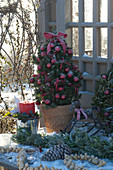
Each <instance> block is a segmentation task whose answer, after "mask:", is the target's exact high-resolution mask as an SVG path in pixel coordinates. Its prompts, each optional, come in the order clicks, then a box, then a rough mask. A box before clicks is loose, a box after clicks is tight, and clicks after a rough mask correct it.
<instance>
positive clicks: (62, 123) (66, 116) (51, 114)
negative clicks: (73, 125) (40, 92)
mask: <svg viewBox="0 0 113 170" xmlns="http://www.w3.org/2000/svg"><path fill="white" fill-rule="evenodd" d="M69 108H70V105H64V106H57V107H56V108H50V109H46V108H45V106H44V105H41V107H40V109H41V113H42V116H43V118H44V121H45V126H46V130H47V132H48V133H51V132H57V133H59V132H60V129H62V130H64V128H65V127H66V126H67V124H68V123H69V122H70V121H71V119H72V118H73V114H72V113H71V112H69Z"/></svg>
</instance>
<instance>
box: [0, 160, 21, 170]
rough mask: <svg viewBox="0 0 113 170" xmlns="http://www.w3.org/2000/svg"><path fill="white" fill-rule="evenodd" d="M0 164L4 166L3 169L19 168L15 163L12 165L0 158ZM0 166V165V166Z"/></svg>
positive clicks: (16, 169)
mask: <svg viewBox="0 0 113 170" xmlns="http://www.w3.org/2000/svg"><path fill="white" fill-rule="evenodd" d="M0 166H2V167H4V168H5V170H7V169H10V170H19V168H18V167H17V166H15V165H12V164H10V163H8V162H4V161H2V160H1V159H0ZM0 168H1V167H0Z"/></svg>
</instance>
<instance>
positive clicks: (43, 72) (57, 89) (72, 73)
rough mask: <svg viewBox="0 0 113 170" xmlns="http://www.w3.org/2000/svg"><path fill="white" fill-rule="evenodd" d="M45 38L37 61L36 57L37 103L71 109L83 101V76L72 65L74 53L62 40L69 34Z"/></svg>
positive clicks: (48, 34) (75, 66) (76, 67)
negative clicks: (80, 89) (74, 102)
mask: <svg viewBox="0 0 113 170" xmlns="http://www.w3.org/2000/svg"><path fill="white" fill-rule="evenodd" d="M44 37H45V39H46V42H45V43H44V44H42V45H41V46H39V49H38V57H36V56H33V59H34V63H35V64H37V75H36V74H35V75H33V77H32V78H31V79H30V82H31V83H33V84H34V87H35V96H36V103H37V104H38V105H39V104H40V103H41V102H42V103H44V104H45V105H46V106H48V107H56V106H58V105H68V104H70V103H71V102H72V100H78V99H79V98H80V95H79V94H78V90H79V88H80V86H81V80H82V73H81V72H80V70H79V69H78V66H77V65H74V64H73V62H72V60H71V59H72V56H73V51H72V49H71V48H69V47H67V44H66V42H65V40H63V39H64V38H66V37H67V34H64V33H61V32H59V34H58V35H57V34H52V33H44Z"/></svg>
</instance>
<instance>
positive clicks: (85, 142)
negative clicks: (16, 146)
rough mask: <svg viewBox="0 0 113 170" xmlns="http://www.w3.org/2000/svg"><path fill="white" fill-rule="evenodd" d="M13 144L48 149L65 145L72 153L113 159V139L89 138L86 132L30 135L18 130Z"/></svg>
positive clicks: (25, 131) (23, 130)
mask: <svg viewBox="0 0 113 170" xmlns="http://www.w3.org/2000/svg"><path fill="white" fill-rule="evenodd" d="M12 140H13V141H14V142H17V143H20V144H24V145H34V146H36V147H39V146H41V147H43V148H50V147H52V146H55V145H58V144H67V145H68V146H69V147H70V148H71V150H72V151H73V153H77V154H85V153H87V154H88V155H94V156H98V157H99V158H109V159H113V138H111V140H110V141H109V140H101V139H100V137H92V136H89V135H88V134H87V133H86V132H83V131H80V130H77V129H76V130H73V131H72V132H71V133H70V134H68V133H66V134H54V135H53V136H50V135H44V134H43V135H41V134H31V132H28V129H25V128H24V129H22V128H21V129H19V130H18V133H17V134H14V135H13V136H12Z"/></svg>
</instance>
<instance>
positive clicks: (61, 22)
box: [56, 0, 65, 33]
mask: <svg viewBox="0 0 113 170" xmlns="http://www.w3.org/2000/svg"><path fill="white" fill-rule="evenodd" d="M56 30H57V33H58V32H59V31H61V32H65V0H56Z"/></svg>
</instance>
